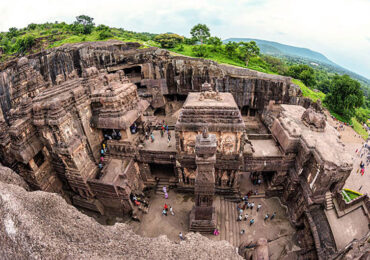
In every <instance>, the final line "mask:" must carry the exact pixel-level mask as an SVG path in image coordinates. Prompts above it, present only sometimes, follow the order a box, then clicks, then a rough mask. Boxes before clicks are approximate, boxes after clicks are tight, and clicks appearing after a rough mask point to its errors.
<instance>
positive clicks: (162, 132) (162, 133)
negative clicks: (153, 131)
mask: <svg viewBox="0 0 370 260" xmlns="http://www.w3.org/2000/svg"><path fill="white" fill-rule="evenodd" d="M163 135H164V131H163V128H161V137H163Z"/></svg>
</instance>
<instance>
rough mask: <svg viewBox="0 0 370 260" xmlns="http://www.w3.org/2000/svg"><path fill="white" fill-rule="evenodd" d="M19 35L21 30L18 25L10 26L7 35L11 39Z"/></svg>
mask: <svg viewBox="0 0 370 260" xmlns="http://www.w3.org/2000/svg"><path fill="white" fill-rule="evenodd" d="M18 35H19V31H18V29H17V28H16V27H11V28H9V32H8V33H7V34H6V36H7V37H8V38H9V39H11V38H14V37H17V36H18Z"/></svg>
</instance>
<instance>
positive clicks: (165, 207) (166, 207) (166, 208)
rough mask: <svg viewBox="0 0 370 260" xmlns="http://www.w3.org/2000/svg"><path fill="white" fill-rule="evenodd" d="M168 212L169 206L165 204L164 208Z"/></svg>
mask: <svg viewBox="0 0 370 260" xmlns="http://www.w3.org/2000/svg"><path fill="white" fill-rule="evenodd" d="M163 208H164V209H165V210H166V211H167V210H168V206H167V204H166V203H165V204H164V207H163Z"/></svg>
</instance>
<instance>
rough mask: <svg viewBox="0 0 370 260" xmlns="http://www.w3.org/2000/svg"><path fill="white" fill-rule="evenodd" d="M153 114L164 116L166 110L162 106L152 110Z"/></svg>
mask: <svg viewBox="0 0 370 260" xmlns="http://www.w3.org/2000/svg"><path fill="white" fill-rule="evenodd" d="M154 115H155V116H165V115H166V110H165V109H164V108H163V107H159V108H156V109H155V110H154Z"/></svg>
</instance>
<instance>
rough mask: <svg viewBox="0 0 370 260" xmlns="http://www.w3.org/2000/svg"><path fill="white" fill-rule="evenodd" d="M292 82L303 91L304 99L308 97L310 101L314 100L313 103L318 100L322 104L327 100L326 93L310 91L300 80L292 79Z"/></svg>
mask: <svg viewBox="0 0 370 260" xmlns="http://www.w3.org/2000/svg"><path fill="white" fill-rule="evenodd" d="M292 82H293V83H294V84H296V85H298V86H299V87H300V89H301V91H302V95H303V96H304V97H308V98H310V99H312V100H313V101H315V102H316V101H317V100H318V99H320V100H321V102H323V101H324V99H325V93H323V92H321V91H318V92H316V91H313V90H312V89H310V88H309V87H307V86H306V85H305V84H304V83H303V82H302V81H300V80H298V79H292Z"/></svg>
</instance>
